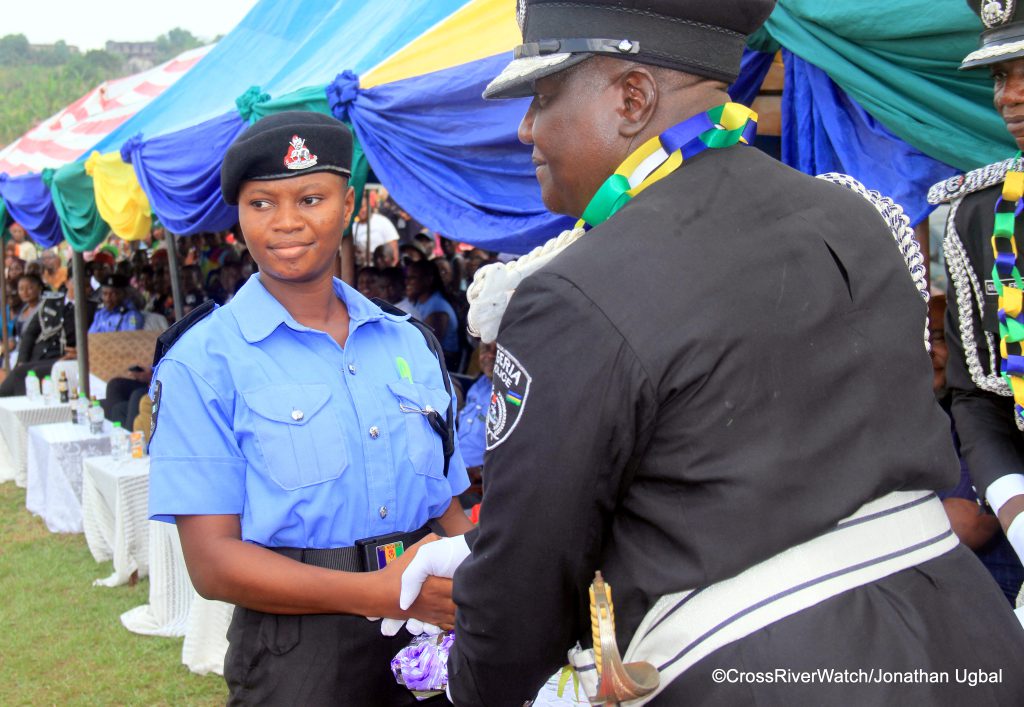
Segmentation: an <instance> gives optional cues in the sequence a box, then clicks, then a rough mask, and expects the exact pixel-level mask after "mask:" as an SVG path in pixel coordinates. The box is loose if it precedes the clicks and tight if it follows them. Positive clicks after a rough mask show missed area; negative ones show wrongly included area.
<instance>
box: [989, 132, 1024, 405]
mask: <svg viewBox="0 0 1024 707" xmlns="http://www.w3.org/2000/svg"><path fill="white" fill-rule="evenodd" d="M1020 159H1021V153H1020V152H1018V153H1017V157H1016V159H1015V161H1014V167H1015V169H1009V170H1007V171H1006V180H1005V181H1004V182H1003V193H1002V194H1001V195H1000V197H999V199H998V200H997V201H996V208H995V211H996V216H995V226H994V227H993V228H992V253H993V255H994V256H995V265H993V266H992V281H993V282H994V283H995V288H996V294H997V295H998V297H999V359H1000V365H999V373H1000V374H1001V375H1002V376H1003V379H1004V380H1005V381H1006V383H1007V384H1008V385H1009V386H1010V389H1011V390H1012V391H1013V402H1014V405H1013V410H1014V416H1015V417H1016V418H1017V421H1018V424H1019V423H1020V422H1021V421H1022V420H1024V317H1022V316H1021V309H1022V305H1024V282H1022V281H1021V275H1020V269H1019V268H1018V267H1017V260H1018V259H1017V239H1016V235H1015V231H1016V228H1017V219H1018V217H1019V215H1020V213H1021V211H1022V210H1024V172H1022V171H1020V169H1019V166H1020ZM1004 280H1012V281H1013V285H1012V286H1004V285H1003V281H1004Z"/></svg>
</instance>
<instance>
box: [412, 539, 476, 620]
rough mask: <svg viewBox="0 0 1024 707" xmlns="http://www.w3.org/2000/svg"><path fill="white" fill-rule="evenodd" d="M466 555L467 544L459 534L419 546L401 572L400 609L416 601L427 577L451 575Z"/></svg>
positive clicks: (467, 551)
mask: <svg viewBox="0 0 1024 707" xmlns="http://www.w3.org/2000/svg"><path fill="white" fill-rule="evenodd" d="M467 557H469V545H467V544H466V538H465V537H463V536H461V535H456V536H455V537H452V538H441V539H440V540H435V541H434V542H432V543H427V544H426V545H424V546H423V547H421V548H420V549H419V550H418V551H417V552H416V557H414V558H412V562H410V563H409V566H408V567H406V568H405V572H403V573H402V593H401V595H399V598H398V605H399V606H400V607H401V608H402V611H406V610H408V609H409V607H410V606H412V605H413V603H414V602H415V601H416V597H418V596H419V595H420V589H422V588H423V583H424V582H426V581H427V577H430V576H434V577H452V576H454V575H455V570H456V569H458V567H459V565H461V564H462V561H463V560H465V559H466V558H467Z"/></svg>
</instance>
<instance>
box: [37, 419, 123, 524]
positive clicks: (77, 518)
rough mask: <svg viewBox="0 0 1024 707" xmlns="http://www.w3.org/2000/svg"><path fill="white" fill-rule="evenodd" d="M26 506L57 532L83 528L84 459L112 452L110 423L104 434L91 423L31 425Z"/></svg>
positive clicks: (105, 425) (106, 425)
mask: <svg viewBox="0 0 1024 707" xmlns="http://www.w3.org/2000/svg"><path fill="white" fill-rule="evenodd" d="M27 446H28V455H27V456H28V459H27V467H28V472H27V475H26V477H27V482H28V483H27V486H28V489H27V491H26V493H25V507H26V508H28V509H29V510H30V511H32V512H33V513H35V514H36V515H39V516H42V518H43V520H45V521H46V527H47V528H49V529H50V531H51V532H54V533H81V532H82V460H83V459H85V458H87V457H98V456H101V455H104V454H110V423H108V422H104V431H103V432H102V433H100V434H92V433H91V432H89V426H88V425H75V424H72V423H70V422H59V423H56V424H52V425H36V426H34V427H30V428H28V445H27Z"/></svg>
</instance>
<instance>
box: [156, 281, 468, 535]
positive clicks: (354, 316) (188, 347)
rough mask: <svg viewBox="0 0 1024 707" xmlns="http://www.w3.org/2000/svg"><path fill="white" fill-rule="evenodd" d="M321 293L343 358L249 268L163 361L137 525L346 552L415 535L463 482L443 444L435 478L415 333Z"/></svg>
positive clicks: (426, 372)
mask: <svg viewBox="0 0 1024 707" xmlns="http://www.w3.org/2000/svg"><path fill="white" fill-rule="evenodd" d="M334 289H335V292H336V293H337V295H338V298H339V299H341V300H342V301H343V302H344V303H345V304H346V306H347V307H348V313H349V317H350V320H351V322H350V324H349V335H348V339H347V341H346V344H345V348H344V349H342V348H341V347H340V346H338V344H337V342H335V341H334V339H332V338H331V337H330V336H329V335H328V334H326V333H324V332H321V331H318V330H315V329H310V328H308V327H306V326H303V325H302V324H299V323H298V322H297V321H295V319H294V318H293V317H292V316H291V315H290V314H289V313H288V312H287V310H285V308H284V307H283V306H282V305H281V303H280V302H278V301H277V300H276V299H275V298H274V297H273V296H272V295H271V294H270V293H269V292H268V291H267V289H266V288H265V287H264V286H263V284H262V283H261V282H260V280H259V274H258V273H257V274H255V275H253V276H252V277H250V278H249V280H248V282H246V283H245V285H244V286H243V287H242V288H241V289H240V290H239V291H238V293H237V294H236V295H235V297H234V298H233V299H232V300H231V302H230V303H229V304H227V305H225V306H223V307H221V308H219V309H217V310H216V311H214V312H213V313H212V314H210V315H208V316H207V317H206V318H205V319H203V320H202V321H200V322H199V323H197V324H196V325H195V326H194V327H193V328H192V329H190V330H189V331H188V332H187V333H185V334H184V335H182V337H181V338H180V339H179V340H178V341H177V342H176V343H175V344H174V346H173V347H172V348H171V350H170V351H169V352H168V353H167V355H166V356H164V358H163V360H162V361H161V362H160V365H159V366H158V367H157V369H156V371H155V373H154V383H153V387H152V389H151V391H150V393H151V395H153V394H154V393H155V392H156V391H157V389H158V386H159V392H160V400H159V401H158V403H159V404H158V406H157V408H158V409H157V412H156V429H155V432H154V434H153V438H152V441H151V444H150V454H151V457H152V461H151V465H150V492H149V512H150V517H151V518H153V519H154V520H163V521H169V522H173V520H174V519H173V516H176V515H211V514H238V515H240V516H241V527H242V539H243V540H246V541H249V542H254V543H259V544H260V545H265V546H268V547H307V548H331V547H347V546H350V545H352V544H354V543H355V541H356V540H358V539H361V538H366V537H373V536H377V535H385V534H388V533H395V532H409V531H412V530H416V529H417V528H420V527H422V526H423V525H424V524H425V523H426V522H427V521H428V520H429V519H431V518H436V517H438V516H440V515H442V514H443V513H444V511H445V510H446V509H447V508H448V505H449V504H450V503H451V500H452V496H456V495H458V494H460V493H462V492H463V491H464V490H465V489H466V488H467V487H468V486H469V480H468V477H467V475H466V467H465V464H464V463H463V460H462V454H461V453H460V451H459V447H458V441H457V440H456V447H455V453H454V454H453V455H452V457H451V461H450V464H449V470H448V478H447V479H446V478H445V477H444V473H443V470H444V457H443V453H442V446H441V438H440V437H439V435H438V434H437V433H436V432H435V431H434V430H433V429H432V428H431V427H430V424H429V423H428V421H427V418H426V416H425V415H424V414H423V412H424V411H426V410H427V409H428V407H430V408H432V409H434V410H438V411H440V412H441V414H442V415H443V414H444V412H445V411H446V410H447V408H448V402H449V400H450V397H449V396H448V394H447V393H445V390H444V381H443V379H442V377H441V375H442V374H441V370H440V366H439V364H438V362H437V359H436V358H435V357H434V355H433V354H432V353H431V352H430V350H429V349H428V348H427V345H426V343H425V341H424V339H423V335H422V334H421V333H420V332H419V331H418V330H417V329H416V328H415V327H414V326H412V325H411V324H409V323H408V322H407V321H406V319H407V318H408V317H406V316H401V317H399V316H394V315H390V314H386V313H384V312H382V311H381V309H380V308H379V307H377V306H376V305H374V304H373V303H372V302H370V301H369V300H367V299H366V298H365V297H363V296H362V295H361V294H359V292H357V291H356V290H354V289H352V288H351V287H349V286H348V285H345V284H344V283H342V282H341V281H340V280H337V279H336V280H335V281H334ZM410 379H411V380H410Z"/></svg>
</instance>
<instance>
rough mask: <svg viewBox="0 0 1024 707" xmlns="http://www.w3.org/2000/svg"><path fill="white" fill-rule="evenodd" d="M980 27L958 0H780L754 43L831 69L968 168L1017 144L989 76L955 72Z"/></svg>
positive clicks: (882, 116)
mask: <svg viewBox="0 0 1024 707" xmlns="http://www.w3.org/2000/svg"><path fill="white" fill-rule="evenodd" d="M982 29H983V26H982V24H981V21H980V20H979V19H978V17H977V16H976V15H975V14H974V13H973V12H971V10H970V8H968V7H967V4H966V3H964V2H962V0H948V1H947V2H934V0H900V1H899V2H892V0H861V1H860V2H848V3H847V2H842V3H841V2H833V3H824V2H821V0H779V4H778V5H777V6H776V8H775V11H774V12H773V13H772V15H771V17H770V18H769V19H768V22H767V23H766V24H765V26H764V27H763V28H762V29H761V30H760V31H759V32H758V33H757V34H755V35H754V36H752V37H751V38H750V46H751V47H752V48H754V49H759V50H761V51H775V50H777V49H778V48H779V45H781V46H784V47H785V48H786V49H788V50H790V51H791V52H793V53H794V54H796V55H797V56H799V57H800V58H802V59H804V60H806V61H808V62H810V63H811V64H814V65H815V66H817V67H819V68H821V69H823V70H824V71H825V72H827V73H828V74H829V76H830V77H831V78H832V80H833V81H835V82H836V83H837V84H838V85H839V86H840V87H841V88H842V89H843V90H845V91H846V92H847V93H848V94H849V95H850V96H852V97H853V98H854V99H855V100H856V101H857V102H858V103H860V105H861V106H863V107H864V109H865V110H867V111H868V112H869V113H870V114H871V115H872V116H873V117H874V118H875V119H877V120H878V121H879V122H881V123H882V124H883V125H884V126H885V127H886V128H888V129H889V130H890V131H891V132H892V133H894V134H895V135H897V136H898V137H900V138H901V139H903V140H905V141H906V142H908V143H909V144H911V145H913V146H914V147H916V148H917V149H919V150H921V151H922V152H924V153H925V154H927V155H929V156H930V157H933V158H934V159H937V160H941V161H942V162H945V163H947V164H950V165H953V166H955V167H957V168H959V169H963V170H970V169H974V168H976V167H979V166H981V165H985V164H989V163H991V162H995V161H998V160H1002V159H1005V158H1006V157H1007V156H1008V155H1010V154H1012V152H1013V151H1014V149H1015V148H1014V143H1013V140H1012V139H1011V138H1010V136H1009V134H1008V133H1007V131H1006V128H1005V127H1004V125H1003V121H1002V120H1001V119H1000V117H999V114H998V113H996V111H995V108H994V107H993V105H992V80H991V78H990V76H989V73H988V72H987V71H986V70H984V69H982V70H974V71H958V70H957V67H958V66H959V64H960V61H961V59H963V57H964V56H966V55H967V54H969V53H970V52H971V51H973V50H974V49H976V48H977V46H978V35H979V34H980V33H981V30H982Z"/></svg>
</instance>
